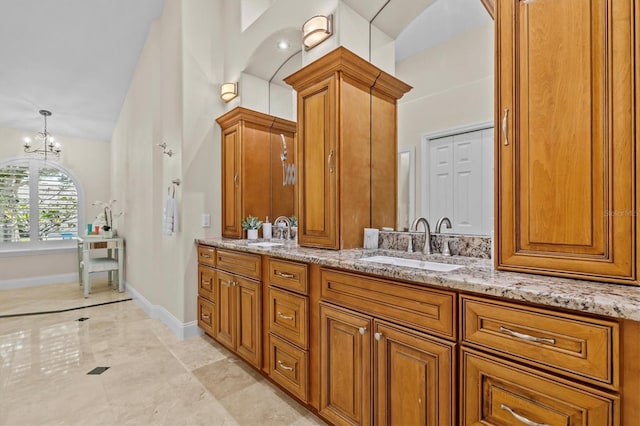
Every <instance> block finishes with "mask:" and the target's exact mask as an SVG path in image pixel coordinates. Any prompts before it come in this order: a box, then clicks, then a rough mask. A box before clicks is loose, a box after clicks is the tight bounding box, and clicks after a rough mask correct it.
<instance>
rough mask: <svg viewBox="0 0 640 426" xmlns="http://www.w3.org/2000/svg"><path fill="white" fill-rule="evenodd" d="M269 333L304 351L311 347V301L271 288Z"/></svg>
mask: <svg viewBox="0 0 640 426" xmlns="http://www.w3.org/2000/svg"><path fill="white" fill-rule="evenodd" d="M268 297H269V331H271V332H272V333H276V334H277V335H279V336H281V337H284V338H285V339H287V340H289V341H290V342H291V343H293V344H295V345H298V346H300V347H301V348H302V349H307V348H308V347H309V340H308V339H309V337H308V328H309V325H308V312H309V300H308V298H306V297H304V296H298V295H296V294H292V293H289V292H286V291H283V290H278V289H277V288H273V287H270V288H269V295H268Z"/></svg>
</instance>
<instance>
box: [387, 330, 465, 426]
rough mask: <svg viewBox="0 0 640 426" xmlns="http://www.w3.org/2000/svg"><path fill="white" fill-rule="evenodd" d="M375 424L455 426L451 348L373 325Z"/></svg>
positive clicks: (413, 334)
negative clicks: (375, 366) (375, 363)
mask: <svg viewBox="0 0 640 426" xmlns="http://www.w3.org/2000/svg"><path fill="white" fill-rule="evenodd" d="M374 327H375V330H374V331H375V333H374V340H375V348H376V349H375V353H376V359H377V369H376V370H375V372H374V381H375V387H374V392H375V400H374V401H375V422H374V423H375V424H377V425H453V424H455V419H456V413H455V408H456V404H455V383H456V381H455V377H456V369H455V344H452V343H450V342H445V341H441V340H438V339H435V338H433V337H429V336H427V335H425V334H422V333H416V332H414V331H410V330H408V329H405V328H402V327H398V326H396V325H393V324H389V323H385V322H381V321H376V322H375V325H374Z"/></svg>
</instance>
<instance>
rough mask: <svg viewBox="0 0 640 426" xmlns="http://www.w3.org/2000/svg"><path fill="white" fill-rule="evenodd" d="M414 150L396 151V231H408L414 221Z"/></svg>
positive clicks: (412, 147) (410, 147)
mask: <svg viewBox="0 0 640 426" xmlns="http://www.w3.org/2000/svg"><path fill="white" fill-rule="evenodd" d="M415 191H416V149H415V147H414V146H408V147H405V148H403V149H402V150H400V151H398V216H397V217H398V224H397V226H396V229H397V230H398V231H408V230H409V227H410V226H411V224H412V223H413V220H414V219H415V200H416V195H415Z"/></svg>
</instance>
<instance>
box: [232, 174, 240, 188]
mask: <svg viewBox="0 0 640 426" xmlns="http://www.w3.org/2000/svg"><path fill="white" fill-rule="evenodd" d="M239 182H240V180H239V176H238V174H237V173H236V174H235V175H234V176H233V183H234V184H235V185H236V188H237V187H238V183H239Z"/></svg>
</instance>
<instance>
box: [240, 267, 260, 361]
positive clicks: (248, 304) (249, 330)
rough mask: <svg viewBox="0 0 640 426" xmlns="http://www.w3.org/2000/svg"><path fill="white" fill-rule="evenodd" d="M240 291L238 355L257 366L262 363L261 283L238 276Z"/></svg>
mask: <svg viewBox="0 0 640 426" xmlns="http://www.w3.org/2000/svg"><path fill="white" fill-rule="evenodd" d="M235 280H236V283H237V285H236V287H235V290H236V291H237V292H238V293H237V295H238V296H237V297H238V305H237V306H238V312H237V321H238V329H237V330H238V336H237V342H238V346H237V347H238V349H237V352H238V355H240V356H241V357H242V358H244V359H246V360H247V361H248V362H249V363H251V364H253V365H254V366H256V367H257V368H260V366H261V364H262V353H261V352H262V351H261V347H262V346H261V342H262V338H261V336H262V327H261V324H262V322H261V314H262V309H261V298H260V284H259V283H256V282H253V281H249V280H246V279H244V278H239V277H236V278H235Z"/></svg>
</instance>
